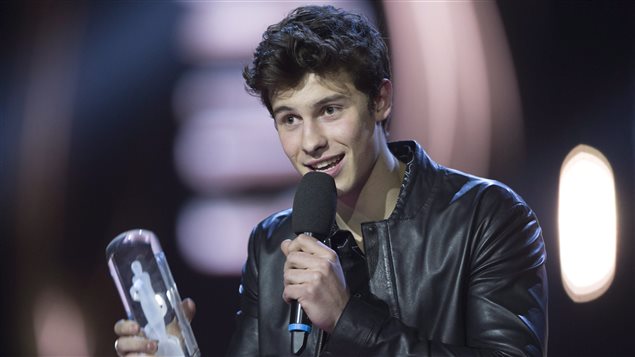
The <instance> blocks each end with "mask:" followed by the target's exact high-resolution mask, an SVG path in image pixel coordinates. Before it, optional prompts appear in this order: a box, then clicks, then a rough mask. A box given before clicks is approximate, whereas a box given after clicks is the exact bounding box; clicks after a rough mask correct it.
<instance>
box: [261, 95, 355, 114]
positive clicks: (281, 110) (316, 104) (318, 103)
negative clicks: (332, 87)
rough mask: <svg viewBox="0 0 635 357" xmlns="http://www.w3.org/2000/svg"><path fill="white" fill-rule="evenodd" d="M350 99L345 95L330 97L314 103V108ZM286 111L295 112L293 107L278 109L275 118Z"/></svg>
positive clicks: (274, 112)
mask: <svg viewBox="0 0 635 357" xmlns="http://www.w3.org/2000/svg"><path fill="white" fill-rule="evenodd" d="M346 98H348V96H346V95H344V94H339V93H338V94H333V95H329V96H328V97H324V98H322V99H320V100H318V101H317V102H315V103H313V105H312V107H313V108H314V109H315V108H320V107H322V106H324V105H325V104H326V103H330V102H334V101H337V100H342V99H346ZM285 111H293V108H291V107H287V106H285V105H283V106H281V107H278V108H276V109H274V111H273V116H274V117H275V116H276V115H278V113H280V112H285Z"/></svg>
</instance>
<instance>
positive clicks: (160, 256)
mask: <svg viewBox="0 0 635 357" xmlns="http://www.w3.org/2000/svg"><path fill="white" fill-rule="evenodd" d="M106 257H107V258H108V268H109V269H110V274H111V275H112V278H113V280H114V281H115V285H116V286H117V290H118V291H119V296H120V297H121V301H122V302H123V305H124V308H125V309H126V313H127V314H128V318H129V319H132V320H135V321H137V322H138V323H139V325H140V326H141V329H142V331H143V333H144V334H145V336H146V337H147V338H149V339H151V340H156V341H158V351H157V355H159V356H164V357H177V356H179V357H180V356H182V357H199V356H200V351H199V349H198V345H197V343H196V339H195V338H194V333H193V332H192V328H191V327H190V323H189V321H188V320H187V318H186V317H185V314H184V313H183V309H182V307H181V297H180V296H179V292H178V290H177V288H176V284H175V283H174V279H173V278H172V273H171V272H170V268H169V267H168V262H167V260H166V259H165V254H164V253H163V250H162V249H161V245H160V244H159V240H158V239H157V237H156V236H155V235H154V233H152V232H150V231H147V230H143V229H137V230H131V231H127V232H124V233H121V234H120V235H118V236H117V237H116V238H115V239H113V240H112V241H111V242H110V244H108V247H106Z"/></svg>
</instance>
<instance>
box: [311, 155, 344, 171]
mask: <svg viewBox="0 0 635 357" xmlns="http://www.w3.org/2000/svg"><path fill="white" fill-rule="evenodd" d="M341 159H342V157H341V156H337V157H334V158H333V159H331V160H328V161H325V162H321V163H320V166H313V169H315V170H320V171H324V170H326V169H329V168H331V167H332V166H335V164H337V163H338V162H339V161H340V160H341Z"/></svg>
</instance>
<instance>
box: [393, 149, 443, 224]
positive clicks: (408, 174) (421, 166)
mask: <svg viewBox="0 0 635 357" xmlns="http://www.w3.org/2000/svg"><path fill="white" fill-rule="evenodd" d="M388 148H389V149H390V151H391V152H392V153H393V155H395V157H397V159H399V160H400V161H401V162H403V163H405V164H406V171H405V174H404V178H403V181H402V183H401V189H400V191H399V196H398V198H397V204H396V205H395V209H394V210H393V212H392V213H391V214H390V217H388V220H389V221H391V220H396V219H404V218H410V217H412V216H413V215H415V214H416V213H417V212H418V211H420V210H421V209H423V208H425V207H427V206H428V205H429V204H430V202H431V201H432V197H433V195H434V193H435V192H436V187H437V186H438V185H437V182H438V177H439V165H438V164H437V163H436V162H434V161H433V160H432V159H431V158H430V157H429V156H428V154H427V153H426V152H425V151H424V150H423V149H422V148H421V146H420V145H419V144H418V143H417V142H416V141H412V140H408V141H395V142H391V143H389V144H388Z"/></svg>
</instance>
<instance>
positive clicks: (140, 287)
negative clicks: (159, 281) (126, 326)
mask: <svg viewBox="0 0 635 357" xmlns="http://www.w3.org/2000/svg"><path fill="white" fill-rule="evenodd" d="M130 268H131V269H132V272H133V274H134V275H133V276H132V286H131V287H130V297H131V298H132V300H134V301H138V302H139V303H140V304H141V309H142V310H143V314H144V315H145V318H146V321H147V322H148V323H147V324H146V325H145V326H144V327H143V331H144V332H145V334H146V337H147V338H149V339H153V340H157V341H158V351H157V354H158V355H159V356H166V357H167V356H169V357H183V356H184V354H183V349H182V348H181V344H180V341H179V339H178V337H176V336H173V335H171V334H169V333H168V332H167V329H166V326H165V322H164V316H165V314H166V313H167V311H168V306H167V305H166V303H165V300H164V299H163V297H161V295H160V294H156V293H155V292H154V289H153V288H152V283H151V282H150V275H149V274H148V272H145V271H143V267H142V266H141V263H140V262H139V261H138V260H135V261H133V262H132V263H131V264H130Z"/></svg>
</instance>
